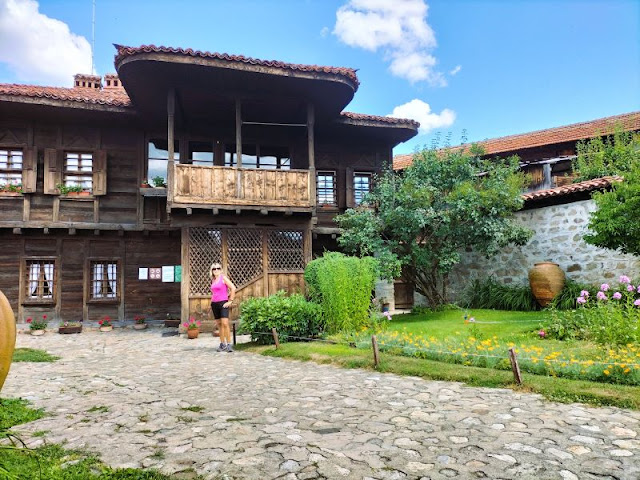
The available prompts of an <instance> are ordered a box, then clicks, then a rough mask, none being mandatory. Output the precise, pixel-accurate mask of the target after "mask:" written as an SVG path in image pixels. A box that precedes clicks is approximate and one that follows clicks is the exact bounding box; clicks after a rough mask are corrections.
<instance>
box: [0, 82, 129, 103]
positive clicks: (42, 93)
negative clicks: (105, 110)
mask: <svg viewBox="0 0 640 480" xmlns="http://www.w3.org/2000/svg"><path fill="white" fill-rule="evenodd" d="M0 95H9V96H14V97H31V98H48V99H52V100H68V101H72V102H81V103H87V104H93V105H107V106H112V107H129V106H131V101H130V100H129V97H128V96H127V94H126V93H125V92H124V91H114V90H100V89H97V88H96V89H92V88H64V87H40V86H37V85H17V84H13V83H0Z"/></svg>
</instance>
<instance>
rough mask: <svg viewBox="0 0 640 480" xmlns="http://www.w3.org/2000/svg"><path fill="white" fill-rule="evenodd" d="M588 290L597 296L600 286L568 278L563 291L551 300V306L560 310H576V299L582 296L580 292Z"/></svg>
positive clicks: (593, 295) (590, 293)
mask: <svg viewBox="0 0 640 480" xmlns="http://www.w3.org/2000/svg"><path fill="white" fill-rule="evenodd" d="M583 291H587V292H589V295H591V296H592V297H595V295H596V292H597V291H598V288H597V287H595V286H593V285H588V284H586V283H579V282H576V281H574V280H571V279H569V278H567V281H566V283H565V284H564V287H563V288H562V291H561V292H560V293H559V294H558V295H556V298H554V299H553V301H552V302H551V307H553V308H556V309H558V310H574V309H575V308H576V306H577V305H576V299H577V298H578V297H579V296H580V292H583Z"/></svg>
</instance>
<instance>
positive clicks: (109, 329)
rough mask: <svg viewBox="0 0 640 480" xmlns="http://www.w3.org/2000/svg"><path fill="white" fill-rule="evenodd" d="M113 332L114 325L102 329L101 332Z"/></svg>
mask: <svg viewBox="0 0 640 480" xmlns="http://www.w3.org/2000/svg"><path fill="white" fill-rule="evenodd" d="M111 330H113V325H109V326H108V327H100V331H101V332H110V331H111Z"/></svg>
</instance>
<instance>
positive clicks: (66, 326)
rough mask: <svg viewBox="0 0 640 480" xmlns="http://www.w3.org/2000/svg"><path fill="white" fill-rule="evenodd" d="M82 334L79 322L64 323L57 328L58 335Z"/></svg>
mask: <svg viewBox="0 0 640 480" xmlns="http://www.w3.org/2000/svg"><path fill="white" fill-rule="evenodd" d="M80 332H82V323H81V322H64V323H62V324H61V325H60V326H59V327H58V333H61V334H65V335H66V334H69V333H80Z"/></svg>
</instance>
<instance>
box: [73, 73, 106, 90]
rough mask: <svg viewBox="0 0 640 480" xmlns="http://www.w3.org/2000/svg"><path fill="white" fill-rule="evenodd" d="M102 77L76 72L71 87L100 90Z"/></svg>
mask: <svg viewBox="0 0 640 480" xmlns="http://www.w3.org/2000/svg"><path fill="white" fill-rule="evenodd" d="M101 80H102V78H101V77H100V75H88V74H86V73H76V74H75V75H74V76H73V88H85V89H90V90H100V89H101V88H102V81H101Z"/></svg>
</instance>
